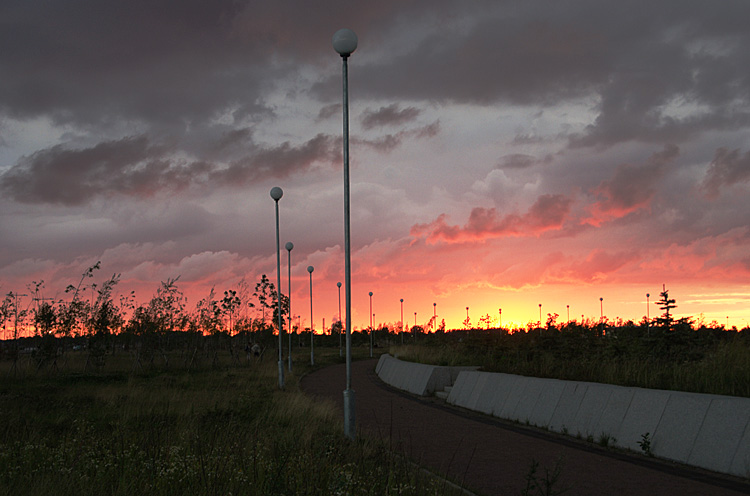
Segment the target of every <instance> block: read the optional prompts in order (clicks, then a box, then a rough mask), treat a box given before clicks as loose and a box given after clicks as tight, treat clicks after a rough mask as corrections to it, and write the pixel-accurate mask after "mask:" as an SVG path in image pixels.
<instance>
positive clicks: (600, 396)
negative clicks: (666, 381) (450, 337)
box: [447, 371, 750, 478]
mask: <svg viewBox="0 0 750 496" xmlns="http://www.w3.org/2000/svg"><path fill="white" fill-rule="evenodd" d="M447 401H448V403H451V404H454V405H457V406H461V407H464V408H468V409H472V410H477V411H481V412H484V413H487V414H491V415H494V416H496V417H499V418H503V419H507V420H514V421H518V422H521V423H528V424H530V425H535V426H537V427H544V428H548V429H550V430H552V431H555V432H562V433H567V434H569V435H572V436H580V437H583V438H591V439H593V440H594V441H596V442H599V441H601V440H603V439H604V438H608V440H609V444H610V445H614V446H619V447H622V448H628V449H631V450H633V451H637V452H641V451H642V447H641V444H640V443H642V442H643V440H644V438H643V436H644V435H645V434H646V433H648V435H649V439H650V449H651V453H652V454H653V455H654V456H657V457H660V458H665V459H669V460H675V461H678V462H682V463H687V464H689V465H694V466H697V467H702V468H706V469H709V470H714V471H716V472H722V473H727V474H732V475H737V476H740V477H745V478H748V477H750V398H736V397H729V396H717V395H710V394H696V393H685V392H679V391H661V390H651V389H641V388H628V387H620V386H610V385H606V384H596V383H587V382H575V381H560V380H556V379H541V378H536V377H523V376H515V375H510V374H494V373H488V372H479V371H466V372H461V373H460V374H459V376H458V378H457V379H456V383H455V385H454V386H453V389H452V390H451V392H450V394H449V395H448V400H447Z"/></svg>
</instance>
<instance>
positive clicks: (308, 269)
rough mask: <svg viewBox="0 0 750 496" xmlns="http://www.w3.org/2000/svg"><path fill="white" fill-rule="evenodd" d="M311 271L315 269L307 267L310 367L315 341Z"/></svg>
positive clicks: (313, 360) (310, 266) (313, 355)
mask: <svg viewBox="0 0 750 496" xmlns="http://www.w3.org/2000/svg"><path fill="white" fill-rule="evenodd" d="M313 270H315V267H313V266H312V265H308V266H307V272H309V273H310V365H315V346H314V345H313V343H314V342H315V340H314V339H313V336H314V335H315V331H314V326H313V323H314V321H313V296H312V273H313Z"/></svg>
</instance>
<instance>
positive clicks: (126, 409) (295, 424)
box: [0, 350, 449, 496]
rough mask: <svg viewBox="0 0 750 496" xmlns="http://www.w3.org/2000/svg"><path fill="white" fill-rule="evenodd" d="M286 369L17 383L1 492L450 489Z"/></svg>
mask: <svg viewBox="0 0 750 496" xmlns="http://www.w3.org/2000/svg"><path fill="white" fill-rule="evenodd" d="M335 355H336V358H338V350H335ZM321 362H322V363H325V359H324V358H323V357H321ZM276 367H277V366H276V362H274V361H273V360H268V359H267V360H265V361H264V362H258V363H252V364H243V365H241V366H232V367H222V368H217V369H215V368H210V367H209V368H205V369H200V370H187V369H181V370H179V369H177V370H175V369H174V368H172V369H169V370H157V369H154V370H149V371H146V372H139V373H136V374H133V373H132V372H131V368H125V369H124V370H107V371H100V372H98V373H86V374H84V373H80V372H77V373H72V372H65V371H63V372H60V373H56V374H26V375H25V376H24V377H12V376H6V377H5V378H4V379H2V383H0V495H9V496H10V495H13V496H19V495H26V494H28V495H37V494H56V495H68V494H69V495H94V494H96V495H101V494H112V495H132V494H156V495H172V494H174V495H178V494H179V495H184V494H198V495H209V494H210V495H214V494H216V495H218V494H221V495H226V494H233V495H242V494H246V495H261V494H262V495H268V494H309V495H318V494H321V495H322V494H325V495H330V494H378V495H380V494H414V495H422V494H443V493H447V492H448V491H449V488H447V487H446V486H445V485H444V483H443V482H442V481H440V480H437V479H435V478H433V477H429V476H427V475H425V473H423V472H422V471H420V470H419V469H418V468H416V467H414V466H413V465H411V464H409V463H407V462H406V461H405V460H404V459H402V458H401V457H399V456H398V455H396V454H394V453H391V452H389V451H388V450H387V449H386V448H385V447H384V445H382V444H380V443H379V442H376V441H372V440H367V439H358V440H357V441H355V442H350V441H348V440H346V439H345V438H344V436H343V435H342V432H341V430H342V421H341V419H340V418H339V416H340V414H338V413H337V412H336V411H335V409H334V407H333V405H332V404H329V403H326V402H321V401H313V400H312V399H310V398H308V397H307V396H305V395H304V394H302V393H301V392H299V390H298V388H297V381H298V377H299V376H298V375H295V374H288V375H287V378H286V383H287V384H286V385H287V387H286V390H284V391H280V390H279V389H278V387H277V378H276V373H277V368H276ZM298 368H300V369H302V367H298ZM76 370H80V369H78V368H76Z"/></svg>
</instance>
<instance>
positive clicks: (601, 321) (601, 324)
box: [599, 296, 604, 334]
mask: <svg viewBox="0 0 750 496" xmlns="http://www.w3.org/2000/svg"><path fill="white" fill-rule="evenodd" d="M599 327H600V328H601V331H600V332H601V333H602V334H604V298H603V297H601V296H600V297H599Z"/></svg>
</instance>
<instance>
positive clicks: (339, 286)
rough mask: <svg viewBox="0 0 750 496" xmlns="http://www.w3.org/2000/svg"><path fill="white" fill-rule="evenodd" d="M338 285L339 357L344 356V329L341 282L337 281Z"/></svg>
mask: <svg viewBox="0 0 750 496" xmlns="http://www.w3.org/2000/svg"><path fill="white" fill-rule="evenodd" d="M336 286H338V288H339V358H340V357H342V356H344V352H343V349H342V347H341V335H342V332H341V331H342V329H341V322H342V321H341V283H340V282H337V283H336Z"/></svg>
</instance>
